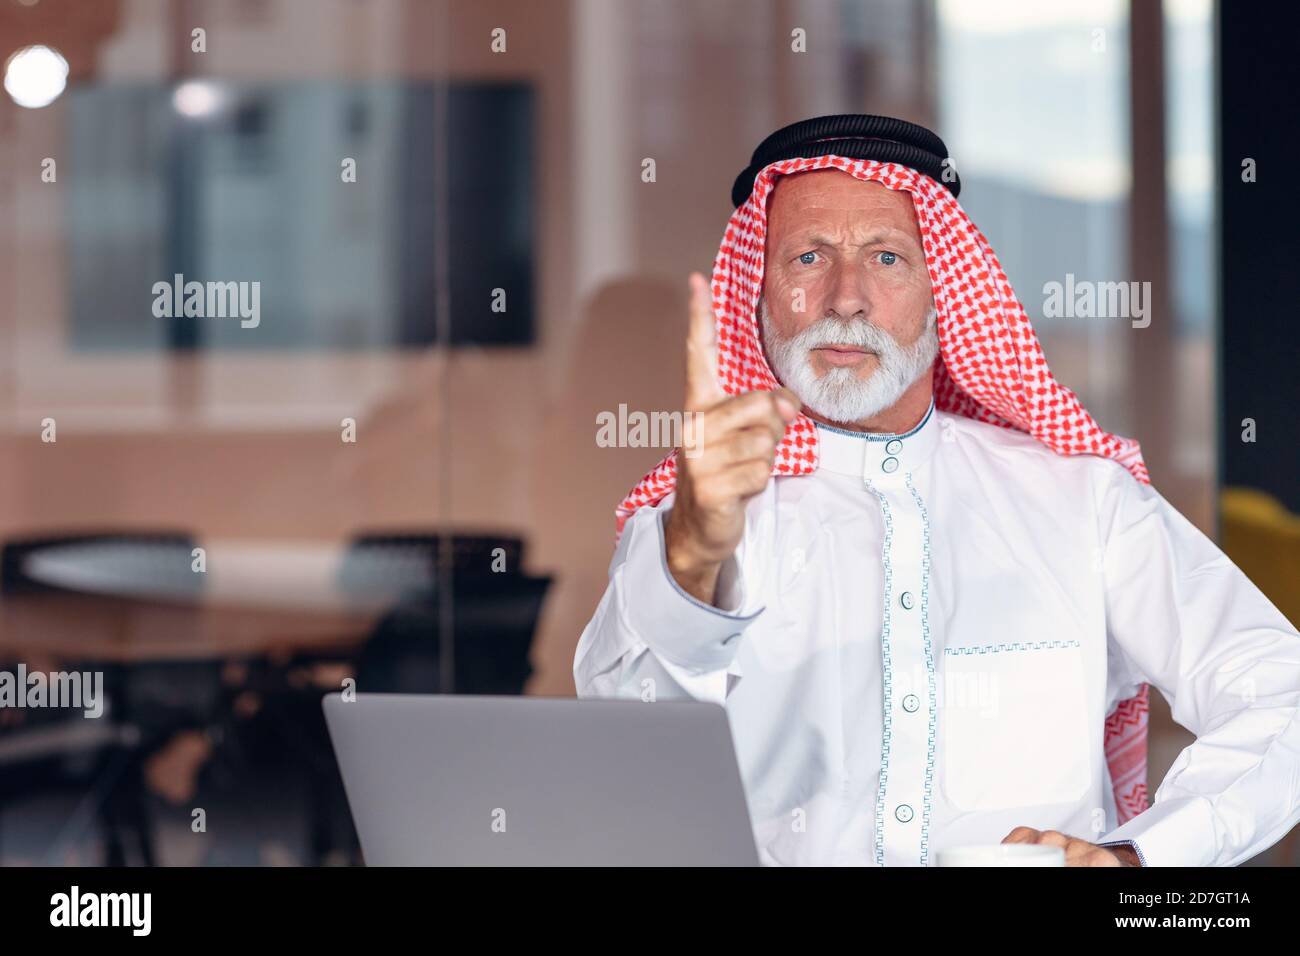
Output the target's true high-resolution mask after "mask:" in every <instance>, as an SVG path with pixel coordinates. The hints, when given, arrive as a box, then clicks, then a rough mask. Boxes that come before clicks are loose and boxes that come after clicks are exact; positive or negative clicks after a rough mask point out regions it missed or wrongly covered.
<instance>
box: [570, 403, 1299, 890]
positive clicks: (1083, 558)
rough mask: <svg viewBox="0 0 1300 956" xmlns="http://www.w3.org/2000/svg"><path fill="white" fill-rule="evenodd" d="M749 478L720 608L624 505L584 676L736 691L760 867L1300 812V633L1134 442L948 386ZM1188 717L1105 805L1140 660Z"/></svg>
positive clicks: (730, 709) (1251, 840) (1186, 857)
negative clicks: (1120, 721)
mask: <svg viewBox="0 0 1300 956" xmlns="http://www.w3.org/2000/svg"><path fill="white" fill-rule="evenodd" d="M817 438H818V444H819V449H820V461H819V465H818V468H817V470H816V472H815V473H813V474H812V475H807V476H797V477H776V478H774V479H773V480H771V481H770V482H769V483H768V485H767V488H766V490H764V491H763V492H762V493H761V494H759V495H757V496H756V497H754V498H753V499H751V500H750V502H749V503H748V506H747V509H746V520H745V531H744V536H743V538H742V541H741V543H740V545H739V547H738V548H737V550H736V553H735V554H734V556H733V557H731V558H729V559H728V561H727V562H726V563H725V564H724V566H723V572H722V576H721V579H720V582H719V590H718V600H717V603H718V605H719V606H718V607H712V606H709V605H706V604H704V603H702V602H700V601H698V600H696V599H695V598H694V597H692V596H690V595H688V594H687V593H686V592H685V591H683V590H682V589H681V588H680V587H679V586H678V585H677V583H676V582H675V581H674V580H673V578H672V577H671V575H670V574H669V573H668V570H667V565H666V563H665V559H664V544H663V520H664V518H665V517H666V515H667V513H668V512H669V511H670V509H671V508H672V504H673V496H672V495H669V496H668V497H667V498H665V499H664V500H663V501H661V502H660V503H659V504H658V505H657V506H655V507H646V508H642V509H640V510H639V511H638V512H637V513H636V514H635V515H634V516H633V517H632V518H630V519H629V521H628V523H627V525H626V527H625V530H624V533H623V536H622V538H621V540H620V542H619V545H618V548H617V549H616V552H615V554H614V558H613V561H612V562H611V565H610V571H609V585H608V588H607V589H606V591H605V594H604V597H603V598H602V600H601V602H600V605H599V607H598V608H597V610H596V613H595V616H594V617H593V618H592V620H591V622H590V623H589V624H588V625H587V627H586V629H585V630H584V631H583V634H582V638H581V641H580V642H579V645H578V648H577V653H576V656H575V660H574V677H575V681H576V684H577V689H578V694H579V695H580V696H583V697H597V696H599V697H632V698H638V699H642V700H650V699H653V700H665V699H672V698H684V697H690V698H695V699H699V700H706V701H713V702H716V703H719V704H722V705H724V706H725V708H726V711H727V715H728V718H729V722H730V725H731V730H732V737H733V740H734V744H735V748H736V756H737V760H738V762H739V765H740V771H741V776H742V779H743V781H744V784H745V792H746V798H747V801H748V804H749V812H750V819H751V822H752V825H753V829H754V835H755V840H756V843H757V846H758V850H759V856H760V859H761V860H762V862H764V863H766V864H848V865H854V864H859V865H872V864H875V865H884V866H909V865H910V866H917V865H920V866H925V865H931V864H934V863H935V860H936V854H937V852H938V851H940V850H942V849H944V848H945V847H950V846H957V845H965V844H973V843H997V842H1000V841H1001V839H1002V838H1003V837H1004V836H1006V835H1007V834H1008V833H1009V832H1010V831H1011V830H1012V829H1013V828H1015V827H1017V826H1030V827H1034V828H1036V829H1039V830H1044V829H1052V830H1059V831H1062V832H1064V833H1067V834H1070V835H1072V836H1078V837H1082V838H1083V839H1086V840H1089V841H1090V842H1094V843H1108V842H1116V841H1125V840H1127V841H1132V842H1133V843H1134V844H1135V845H1136V847H1137V849H1138V851H1139V853H1140V854H1141V857H1142V860H1143V862H1144V863H1145V864H1146V865H1152V866H1155V865H1170V864H1173V865H1232V864H1237V863H1240V862H1242V861H1243V860H1246V859H1249V858H1250V857H1252V856H1254V855H1255V854H1257V853H1259V852H1260V851H1262V850H1264V849H1265V848H1267V847H1269V846H1270V845H1272V844H1273V843H1275V842H1276V841H1278V840H1279V839H1281V837H1282V836H1284V835H1285V834H1286V833H1287V831H1288V830H1289V829H1290V828H1291V827H1292V826H1294V825H1295V824H1296V823H1297V822H1298V821H1300V721H1298V720H1297V706H1298V704H1300V636H1297V633H1296V630H1295V628H1294V627H1292V626H1291V625H1290V624H1289V623H1288V622H1287V620H1286V619H1285V618H1284V617H1283V616H1282V615H1281V613H1280V612H1279V611H1278V610H1277V608H1275V607H1274V606H1273V605H1272V604H1271V603H1270V602H1269V601H1268V600H1267V599H1266V598H1265V597H1264V595H1263V594H1261V593H1260V591H1259V590H1258V589H1257V588H1256V587H1255V586H1254V585H1253V584H1252V583H1251V582H1250V581H1249V580H1248V579H1247V578H1246V577H1245V576H1244V575H1243V574H1242V573H1241V571H1240V570H1239V569H1238V568H1237V567H1236V566H1235V565H1234V564H1232V562H1231V561H1229V560H1228V558H1227V557H1225V556H1224V554H1223V553H1222V552H1221V551H1220V550H1219V549H1218V548H1217V547H1216V546H1215V545H1214V544H1213V543H1212V542H1211V541H1210V540H1209V539H1208V538H1206V537H1205V536H1204V535H1203V534H1201V532H1200V531H1198V530H1197V529H1196V528H1195V527H1193V526H1192V525H1191V524H1190V523H1189V522H1188V521H1187V520H1186V519H1185V518H1184V517H1183V516H1182V515H1180V514H1179V513H1178V512H1177V511H1176V510H1175V509H1174V508H1173V507H1172V506H1170V505H1169V504H1168V503H1167V502H1166V501H1165V500H1164V499H1163V498H1162V497H1161V496H1160V494H1159V493H1158V492H1156V491H1155V490H1154V489H1153V488H1152V487H1150V486H1148V485H1143V484H1141V483H1140V482H1138V481H1137V480H1135V479H1134V478H1133V477H1132V475H1130V474H1129V472H1128V471H1127V470H1125V468H1124V467H1122V466H1121V465H1119V464H1117V463H1115V462H1113V461H1110V460H1108V459H1105V458H1101V457H1096V456H1087V455H1084V456H1076V457H1066V456H1062V455H1057V454H1055V453H1054V452H1052V451H1051V450H1049V449H1048V448H1046V447H1045V446H1043V445H1042V444H1040V443H1039V442H1038V441H1036V440H1035V439H1033V438H1032V437H1030V436H1027V435H1025V434H1022V433H1020V432H1016V431H1013V430H1010V429H1004V428H999V427H996V426H993V425H986V424H982V423H979V422H975V421H972V420H970V419H967V418H963V417H960V416H954V415H948V414H946V413H943V412H938V411H935V410H934V409H933V407H932V408H931V410H930V411H929V412H928V413H927V414H926V416H925V418H924V419H923V420H922V422H921V423H919V424H918V425H917V426H916V427H915V428H914V429H912V430H911V431H909V432H907V433H905V434H899V435H878V434H871V435H868V434H861V433H853V432H847V431H842V430H838V429H832V428H829V427H826V426H819V428H818V433H817ZM1144 681H1146V682H1149V683H1150V684H1152V685H1153V686H1154V687H1156V688H1158V689H1159V691H1160V692H1161V693H1162V694H1163V695H1164V696H1165V698H1166V699H1167V700H1168V701H1169V703H1170V705H1171V708H1172V712H1173V716H1174V719H1175V720H1177V721H1178V723H1180V724H1181V725H1182V726H1184V727H1186V728H1188V729H1189V730H1191V731H1192V732H1193V733H1194V734H1196V735H1197V739H1196V741H1195V742H1194V743H1192V744H1191V745H1189V746H1188V747H1187V748H1186V749H1185V750H1184V751H1183V752H1182V753H1181V754H1180V755H1179V757H1178V759H1177V760H1176V761H1175V762H1174V764H1173V766H1172V767H1171V768H1170V770H1169V772H1168V774H1167V775H1166V776H1165V778H1164V781H1163V782H1162V783H1161V785H1160V786H1159V788H1158V789H1157V790H1156V792H1155V794H1154V799H1153V805H1152V807H1151V808H1150V809H1148V810H1147V811H1146V812H1144V813H1142V814H1140V815H1139V816H1137V817H1136V818H1134V819H1132V820H1130V821H1129V822H1127V823H1126V824H1124V825H1122V826H1116V824H1117V818H1116V811H1115V801H1114V796H1113V794H1112V791H1111V781H1110V774H1109V770H1108V768H1107V765H1106V759H1105V754H1104V752H1103V738H1104V720H1105V717H1106V715H1107V714H1108V713H1109V712H1110V711H1111V710H1112V709H1113V708H1114V707H1115V705H1116V703H1117V702H1118V701H1120V700H1123V699H1124V698H1127V697H1131V696H1133V694H1135V693H1136V692H1137V690H1138V686H1139V684H1140V683H1142V682H1144Z"/></svg>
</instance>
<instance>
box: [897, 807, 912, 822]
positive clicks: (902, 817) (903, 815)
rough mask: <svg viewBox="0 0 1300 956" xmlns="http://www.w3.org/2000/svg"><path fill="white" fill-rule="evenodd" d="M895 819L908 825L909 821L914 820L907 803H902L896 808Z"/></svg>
mask: <svg viewBox="0 0 1300 956" xmlns="http://www.w3.org/2000/svg"><path fill="white" fill-rule="evenodd" d="M894 818H895V819H896V820H898V822H899V823H906V822H907V821H908V820H910V819H912V808H911V807H909V806H908V805H907V804H906V803H900V804H899V805H898V806H897V807H895V808H894Z"/></svg>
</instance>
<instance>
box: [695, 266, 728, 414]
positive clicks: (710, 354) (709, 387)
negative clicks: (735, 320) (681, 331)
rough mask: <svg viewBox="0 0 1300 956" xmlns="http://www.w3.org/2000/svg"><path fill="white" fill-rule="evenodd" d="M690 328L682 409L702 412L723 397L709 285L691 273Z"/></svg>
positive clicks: (716, 334)
mask: <svg viewBox="0 0 1300 956" xmlns="http://www.w3.org/2000/svg"><path fill="white" fill-rule="evenodd" d="M690 312H691V318H690V326H689V327H688V329H687V332H686V408H687V410H688V411H704V410H705V409H707V408H709V407H711V406H713V405H715V404H716V403H717V402H719V401H721V400H722V399H723V398H725V397H726V395H725V394H724V393H723V391H722V386H721V385H719V384H718V333H717V327H716V326H715V324H714V320H713V302H712V295H711V293H710V292H709V284H708V282H706V281H705V279H704V276H702V275H700V274H699V273H698V272H692V273H691V305H690Z"/></svg>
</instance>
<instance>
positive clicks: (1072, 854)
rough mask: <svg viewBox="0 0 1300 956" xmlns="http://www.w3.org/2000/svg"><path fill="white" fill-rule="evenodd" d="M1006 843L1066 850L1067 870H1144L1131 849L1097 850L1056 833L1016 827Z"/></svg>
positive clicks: (1004, 838) (1095, 845) (1095, 846)
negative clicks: (1083, 867)
mask: <svg viewBox="0 0 1300 956" xmlns="http://www.w3.org/2000/svg"><path fill="white" fill-rule="evenodd" d="M1002 842H1003V843H1040V844H1043V845H1044V846H1059V847H1061V848H1062V849H1064V850H1065V865H1066V866H1140V865H1141V864H1140V863H1139V862H1138V858H1137V854H1136V853H1134V852H1133V848H1132V847H1130V846H1097V844H1095V843H1089V842H1088V841H1087V840H1080V839H1079V838H1078V837H1072V836H1067V835H1066V834H1064V833H1059V832H1057V831H1056V830H1035V829H1034V828H1033V827H1016V828H1015V829H1014V830H1012V831H1011V832H1010V833H1008V834H1007V835H1006V836H1004V837H1003V838H1002Z"/></svg>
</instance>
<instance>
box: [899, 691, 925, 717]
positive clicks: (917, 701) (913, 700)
mask: <svg viewBox="0 0 1300 956" xmlns="http://www.w3.org/2000/svg"><path fill="white" fill-rule="evenodd" d="M920 706H921V698H919V697H917V696H916V695H915V694H908V695H907V696H906V697H904V698H903V710H905V711H907V712H908V713H909V714H914V713H916V708H918V707H920Z"/></svg>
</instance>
